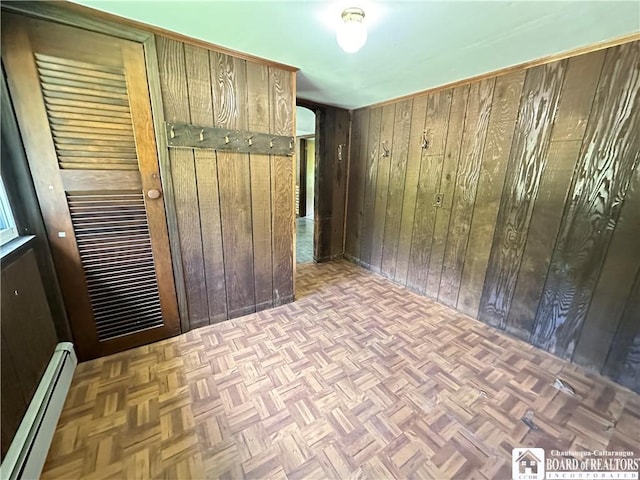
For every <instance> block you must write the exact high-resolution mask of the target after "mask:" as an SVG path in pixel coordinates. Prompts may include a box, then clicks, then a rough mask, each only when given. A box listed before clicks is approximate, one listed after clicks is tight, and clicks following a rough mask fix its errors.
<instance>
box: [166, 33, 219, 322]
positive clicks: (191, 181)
mask: <svg viewBox="0 0 640 480" xmlns="http://www.w3.org/2000/svg"><path fill="white" fill-rule="evenodd" d="M157 47H158V65H159V69H160V88H161V92H162V98H163V104H164V110H165V111H164V116H165V119H166V120H167V121H172V122H178V121H179V122H190V121H191V115H190V112H189V98H188V92H187V89H186V88H185V86H186V84H187V78H186V70H185V56H184V46H183V44H182V43H180V42H177V41H175V40H170V39H167V38H163V37H158V44H157ZM169 160H170V162H171V175H172V180H173V187H174V196H175V202H176V216H177V218H178V234H179V238H180V245H181V250H182V262H183V268H184V275H185V286H186V290H187V292H186V293H187V304H188V310H189V311H188V316H183V318H181V323H182V331H184V332H186V331H188V330H190V329H191V323H193V325H204V324H207V323H209V306H208V301H207V290H206V286H205V285H206V284H205V272H204V256H203V251H202V237H201V230H200V215H199V212H198V192H197V188H196V173H195V164H194V157H193V152H192V151H190V150H186V149H170V151H169Z"/></svg>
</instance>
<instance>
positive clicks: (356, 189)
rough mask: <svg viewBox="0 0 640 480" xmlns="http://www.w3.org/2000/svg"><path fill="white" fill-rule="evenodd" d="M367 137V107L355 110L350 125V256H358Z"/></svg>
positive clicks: (348, 205) (348, 230)
mask: <svg viewBox="0 0 640 480" xmlns="http://www.w3.org/2000/svg"><path fill="white" fill-rule="evenodd" d="M368 137H369V109H366V108H365V109H360V110H356V111H355V112H354V113H353V120H352V127H351V149H350V151H349V186H348V198H347V224H346V227H347V228H346V231H345V237H346V238H345V254H346V255H348V256H350V257H351V258H360V239H361V236H362V215H363V206H364V179H365V171H366V166H367V143H368Z"/></svg>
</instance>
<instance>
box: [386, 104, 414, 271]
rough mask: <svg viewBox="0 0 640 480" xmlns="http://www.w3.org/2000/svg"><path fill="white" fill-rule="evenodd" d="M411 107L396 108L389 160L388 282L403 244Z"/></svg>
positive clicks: (387, 215) (387, 219)
mask: <svg viewBox="0 0 640 480" xmlns="http://www.w3.org/2000/svg"><path fill="white" fill-rule="evenodd" d="M412 106H413V100H411V99H408V100H404V101H403V102H400V103H398V104H397V106H396V114H395V121H394V123H395V125H394V128H393V139H392V141H391V144H392V146H393V150H392V151H391V156H390V166H389V168H390V170H389V185H388V188H387V208H386V214H385V221H384V237H383V249H382V265H381V270H382V273H383V274H384V275H385V276H387V277H389V278H395V275H396V258H397V255H398V243H399V240H400V221H401V219H402V201H403V196H404V185H405V181H406V169H407V156H408V153H409V133H410V131H411V109H412Z"/></svg>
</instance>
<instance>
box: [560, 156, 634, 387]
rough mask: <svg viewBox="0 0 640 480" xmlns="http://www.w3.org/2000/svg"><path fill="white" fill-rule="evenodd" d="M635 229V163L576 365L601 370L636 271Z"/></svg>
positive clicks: (592, 300)
mask: <svg viewBox="0 0 640 480" xmlns="http://www.w3.org/2000/svg"><path fill="white" fill-rule="evenodd" d="M638 232H640V168H638V167H636V169H635V173H634V175H633V178H632V179H631V183H630V184H629V190H628V191H627V194H626V195H625V199H624V203H623V205H622V209H621V210H620V217H619V218H618V222H617V223H616V226H615V230H614V231H613V235H612V237H611V243H610V244H609V248H608V249H607V256H606V258H605V260H604V264H603V265H602V271H601V272H600V276H599V278H598V283H597V284H596V286H595V289H594V291H593V297H592V298H591V304H590V305H589V311H588V312H587V315H586V317H585V320H584V326H583V327H582V330H581V332H580V336H579V337H578V341H577V342H576V348H575V352H574V354H573V361H574V362H575V363H577V364H579V365H583V366H585V367H587V368H590V369H592V370H601V369H602V367H603V366H604V364H605V361H606V359H607V353H608V351H609V347H610V346H611V345H612V343H613V340H614V336H615V334H616V331H617V330H618V325H619V324H620V322H621V320H622V316H623V314H624V310H625V305H626V304H627V303H628V301H631V298H630V296H631V295H632V293H633V290H632V289H633V283H634V279H635V277H636V275H637V272H638V271H640V242H639V241H638ZM639 385H640V384H639Z"/></svg>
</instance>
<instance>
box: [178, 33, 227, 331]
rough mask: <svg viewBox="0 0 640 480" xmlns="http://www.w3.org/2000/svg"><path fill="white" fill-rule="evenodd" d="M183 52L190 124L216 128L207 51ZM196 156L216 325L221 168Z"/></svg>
mask: <svg viewBox="0 0 640 480" xmlns="http://www.w3.org/2000/svg"><path fill="white" fill-rule="evenodd" d="M184 50H185V63H186V75H187V91H188V94H189V110H190V112H191V121H192V122H193V123H196V124H198V125H213V102H212V99H211V68H210V65H209V52H208V50H205V49H204V48H198V47H194V46H191V45H185V46H184ZM193 154H194V157H195V175H196V179H197V190H198V207H199V211H200V225H201V235H202V251H203V255H204V271H205V287H206V290H207V299H208V305H209V322H208V323H215V322H220V321H222V320H225V319H226V318H227V294H226V289H225V277H224V259H223V255H222V231H221V226H220V202H219V198H218V168H217V161H216V155H215V152H214V151H212V150H201V149H198V150H194V152H193ZM203 324H204V323H203ZM199 326H201V325H200V324H198V323H196V322H192V324H191V328H197V327H199Z"/></svg>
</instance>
